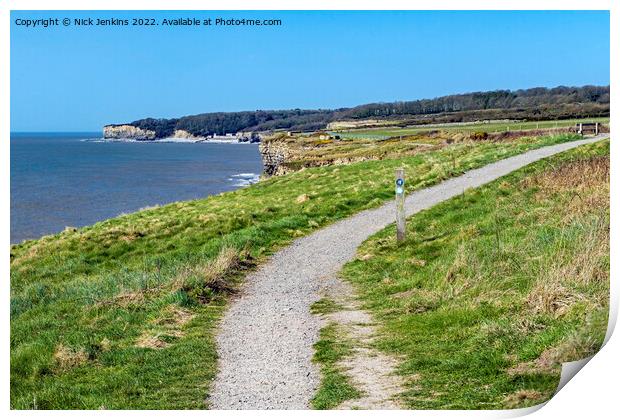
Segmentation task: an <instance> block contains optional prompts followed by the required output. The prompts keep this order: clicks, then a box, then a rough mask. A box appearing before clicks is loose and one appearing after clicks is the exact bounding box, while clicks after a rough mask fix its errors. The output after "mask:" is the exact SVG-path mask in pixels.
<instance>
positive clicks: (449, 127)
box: [335, 118, 609, 139]
mask: <svg viewBox="0 0 620 420" xmlns="http://www.w3.org/2000/svg"><path fill="white" fill-rule="evenodd" d="M586 122H598V123H600V124H609V118H581V119H570V120H553V121H490V122H475V123H446V124H426V125H417V126H410V127H380V128H363V129H355V130H343V131H338V132H335V134H338V135H339V136H340V137H342V138H376V139H382V138H388V137H394V136H408V135H413V134H419V133H422V132H425V131H433V130H441V131H450V132H463V133H474V132H479V131H480V132H486V133H499V132H504V131H521V130H535V129H550V128H565V127H573V126H575V124H578V123H586ZM396 123H397V122H396V121H395V124H396Z"/></svg>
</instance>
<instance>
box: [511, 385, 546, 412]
mask: <svg viewBox="0 0 620 420" xmlns="http://www.w3.org/2000/svg"><path fill="white" fill-rule="evenodd" d="M543 397H544V395H543V394H542V393H540V392H538V391H535V390H533V389H522V390H519V391H517V392H515V393H513V394H510V395H507V396H506V398H505V399H504V403H505V404H506V408H516V407H522V406H524V405H526V406H527V405H529V404H528V403H529V402H536V401H540V400H541V399H542V398H543Z"/></svg>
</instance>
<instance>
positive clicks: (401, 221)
mask: <svg viewBox="0 0 620 420" xmlns="http://www.w3.org/2000/svg"><path fill="white" fill-rule="evenodd" d="M404 240H405V170H404V169H402V168H400V169H397V170H396V242H402V241H404Z"/></svg>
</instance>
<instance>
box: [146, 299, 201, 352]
mask: <svg viewBox="0 0 620 420" xmlns="http://www.w3.org/2000/svg"><path fill="white" fill-rule="evenodd" d="M193 318H194V314H192V313H191V312H190V311H188V310H186V309H183V308H180V307H178V306H176V305H168V306H167V307H166V308H165V309H164V310H163V313H162V315H161V316H160V317H159V318H157V319H155V320H153V321H152V322H151V323H150V325H149V329H147V330H146V331H144V332H143V333H142V334H141V335H140V336H139V337H138V339H137V340H136V347H140V348H148V349H155V350H157V349H163V348H166V347H168V346H169V345H170V344H171V341H172V340H173V339H176V338H181V337H183V335H184V333H183V327H184V326H185V324H187V323H188V322H189V321H191V320H192V319H193Z"/></svg>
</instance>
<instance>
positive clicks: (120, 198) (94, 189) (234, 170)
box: [11, 133, 262, 244]
mask: <svg viewBox="0 0 620 420" xmlns="http://www.w3.org/2000/svg"><path fill="white" fill-rule="evenodd" d="M261 171H262V164H261V159H260V154H259V152H258V146H257V145H256V144H245V143H232V144H223V143H218V144H209V143H188V142H167V141H155V142H139V141H108V140H103V139H101V133H12V134H11V243H12V244H15V243H19V242H22V241H24V240H26V239H36V238H39V237H41V236H43V235H48V234H53V233H57V232H60V231H62V230H63V229H65V227H67V226H71V227H81V226H86V225H90V224H93V223H96V222H98V221H101V220H105V219H108V218H111V217H115V216H118V215H120V214H123V213H129V212H133V211H136V210H139V209H141V208H144V207H148V206H153V205H161V204H166V203H171V202H174V201H180V200H191V199H196V198H203V197H207V196H209V195H213V194H218V193H221V192H224V191H231V190H235V189H237V188H243V187H245V186H247V185H250V184H252V183H254V182H257V181H258V178H259V175H260V173H261Z"/></svg>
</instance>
